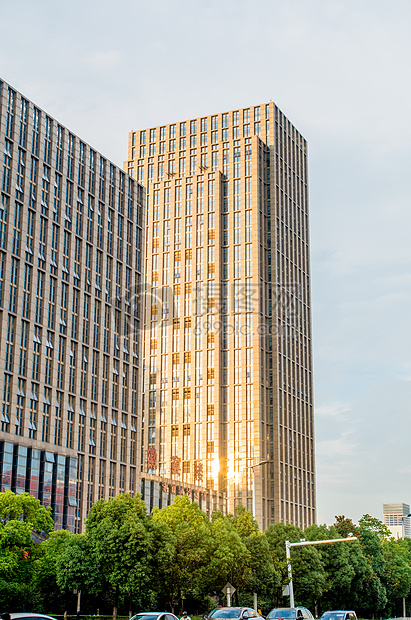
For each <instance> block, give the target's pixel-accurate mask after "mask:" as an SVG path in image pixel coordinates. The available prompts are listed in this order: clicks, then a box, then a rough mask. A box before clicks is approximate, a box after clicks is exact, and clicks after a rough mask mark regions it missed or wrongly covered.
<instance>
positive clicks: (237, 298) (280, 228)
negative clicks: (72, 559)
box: [125, 103, 315, 528]
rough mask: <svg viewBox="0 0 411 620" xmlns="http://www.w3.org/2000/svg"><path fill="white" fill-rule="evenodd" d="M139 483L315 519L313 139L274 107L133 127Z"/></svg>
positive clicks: (269, 516)
mask: <svg viewBox="0 0 411 620" xmlns="http://www.w3.org/2000/svg"><path fill="white" fill-rule="evenodd" d="M125 170H127V171H128V172H129V174H131V175H132V176H134V178H135V179H136V180H137V181H138V182H139V183H141V184H142V185H143V186H144V187H145V188H146V192H147V208H146V218H145V221H146V236H145V239H146V249H145V261H146V263H145V277H146V290H145V295H144V299H145V308H144V335H143V340H144V344H143V348H144V377H143V382H144V394H143V400H144V409H143V417H142V422H141V428H140V429H139V430H140V431H141V440H142V450H141V489H142V492H143V496H144V497H145V498H146V499H148V498H149V496H150V505H151V506H152V505H160V506H161V505H164V504H165V503H167V502H168V501H170V500H171V499H172V497H173V496H174V495H175V494H176V493H183V492H184V493H189V494H191V495H192V497H193V499H194V498H196V497H200V498H204V500H205V498H206V497H207V502H208V503H207V507H208V509H209V510H212V509H215V508H221V509H228V510H229V511H230V512H233V511H234V508H235V505H236V504H238V503H242V504H243V505H245V506H246V507H247V508H249V509H250V510H252V511H253V513H254V514H255V517H256V519H257V521H258V523H259V525H260V527H261V528H266V527H267V526H268V525H269V524H270V523H272V522H274V521H278V520H282V521H286V522H292V523H295V524H297V525H300V526H302V527H305V526H307V525H309V524H311V523H313V522H315V480H314V429H313V402H312V400H313V396H312V362H311V315H310V292H309V291H310V288H309V232H308V189H307V146H306V141H305V140H304V138H303V137H302V136H301V135H300V134H299V132H298V131H297V130H296V129H295V128H294V127H293V125H292V124H291V123H290V122H289V121H288V119H287V118H286V117H285V116H284V115H283V114H282V112H281V111H280V110H279V109H278V108H277V107H276V106H275V104H274V103H268V104H264V105H259V106H254V107H250V108H244V109H240V110H234V111H231V112H226V113H221V114H216V115H211V116H205V117H200V118H196V119H191V120H188V121H182V122H178V123H173V124H169V125H165V126H158V127H152V128H148V129H145V130H139V131H133V132H131V133H130V136H129V150H128V160H127V161H126V162H125Z"/></svg>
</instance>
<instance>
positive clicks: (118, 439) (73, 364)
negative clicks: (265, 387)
mask: <svg viewBox="0 0 411 620" xmlns="http://www.w3.org/2000/svg"><path fill="white" fill-rule="evenodd" d="M0 149H1V152H2V154H3V165H2V170H1V188H0V189H1V193H0V339H1V346H0V399H1V400H0V407H1V426H0V490H1V491H5V490H7V489H10V490H12V491H15V492H16V493H21V492H24V491H28V492H30V493H31V494H32V495H34V496H35V497H38V498H39V499H40V500H41V502H42V503H43V504H44V505H46V506H51V507H52V509H53V516H54V519H55V523H56V527H66V528H68V529H71V530H72V531H81V528H82V522H83V520H84V517H85V515H86V513H87V510H88V509H89V508H90V506H91V504H92V503H94V502H95V501H96V500H97V499H99V498H108V497H109V496H113V495H116V494H117V493H119V492H122V491H131V492H136V491H138V473H139V472H138V469H137V461H138V462H139V460H140V459H139V457H138V454H137V453H138V448H137V441H138V431H137V428H138V415H139V412H140V409H141V402H140V394H141V386H140V366H141V353H140V348H139V347H140V344H139V338H140V334H141V326H140V313H139V303H138V295H137V294H136V291H138V289H139V286H140V278H141V269H142V264H143V261H142V250H143V247H142V234H143V215H144V190H143V188H142V187H141V185H139V184H138V183H136V182H135V181H134V180H133V179H131V178H130V177H129V176H128V175H127V174H125V173H124V172H123V171H122V170H121V169H119V168H117V167H116V166H115V165H113V164H112V163H110V162H109V161H107V159H106V158H105V157H104V156H103V155H101V154H100V153H97V152H96V151H95V150H94V149H92V148H91V147H90V146H89V145H88V144H85V143H84V142H83V141H82V140H81V139H80V138H79V137H78V136H76V135H74V134H73V133H72V132H70V131H69V130H68V129H67V128H65V127H63V126H62V125H61V124H60V123H59V122H57V121H56V120H54V119H53V118H51V116H49V115H48V114H47V113H46V112H44V111H43V110H40V109H39V108H38V107H37V106H36V105H35V104H33V103H32V102H31V101H29V100H28V99H27V98H25V97H24V96H23V95H21V94H20V93H18V92H17V91H16V90H15V89H14V88H12V87H11V86H10V85H8V84H6V83H5V82H1V81H0Z"/></svg>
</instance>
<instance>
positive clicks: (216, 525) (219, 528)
mask: <svg viewBox="0 0 411 620" xmlns="http://www.w3.org/2000/svg"><path fill="white" fill-rule="evenodd" d="M209 532H210V548H209V560H208V562H207V565H206V567H205V570H204V574H205V577H206V578H205V583H206V584H207V585H206V587H207V589H208V591H209V592H213V591H216V593H217V594H219V595H220V594H221V589H222V588H223V587H224V585H225V584H226V583H227V582H230V583H231V584H232V585H233V586H234V587H235V588H236V589H241V588H245V587H246V586H247V585H248V583H249V581H250V579H251V577H252V572H251V567H250V559H251V558H250V552H249V550H248V549H247V546H246V545H245V544H244V542H243V541H242V540H241V537H240V535H239V534H238V532H237V531H236V528H235V527H234V524H233V522H232V519H230V518H229V517H227V516H224V515H223V514H222V513H216V514H214V515H212V518H211V523H210V524H209Z"/></svg>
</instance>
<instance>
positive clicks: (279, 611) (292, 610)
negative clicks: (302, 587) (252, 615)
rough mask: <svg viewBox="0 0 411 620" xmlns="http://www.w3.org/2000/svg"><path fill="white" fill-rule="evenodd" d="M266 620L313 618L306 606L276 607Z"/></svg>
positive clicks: (303, 619)
mask: <svg viewBox="0 0 411 620" xmlns="http://www.w3.org/2000/svg"><path fill="white" fill-rule="evenodd" d="M267 620H314V616H313V615H312V613H311V611H309V610H308V609H307V608H306V607H276V608H275V609H272V610H271V611H270V613H269V614H268V616H267Z"/></svg>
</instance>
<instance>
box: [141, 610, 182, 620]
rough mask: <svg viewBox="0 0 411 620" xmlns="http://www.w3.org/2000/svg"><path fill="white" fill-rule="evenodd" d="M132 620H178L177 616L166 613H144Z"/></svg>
mask: <svg viewBox="0 0 411 620" xmlns="http://www.w3.org/2000/svg"><path fill="white" fill-rule="evenodd" d="M131 620H178V618H177V616H175V615H174V614H172V613H170V612H165V611H142V612H141V613H139V614H136V615H135V616H133V617H132V618H131Z"/></svg>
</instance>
